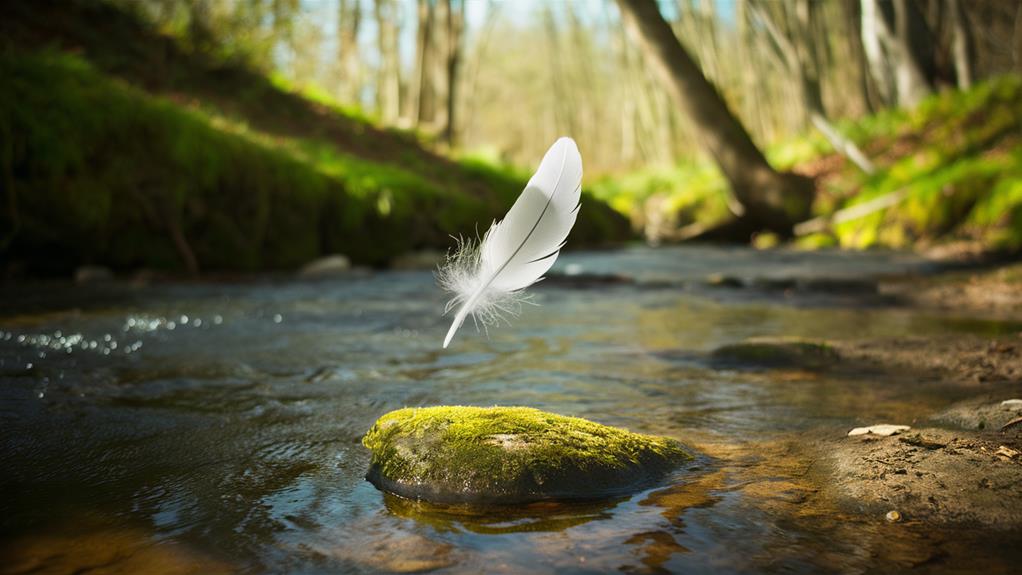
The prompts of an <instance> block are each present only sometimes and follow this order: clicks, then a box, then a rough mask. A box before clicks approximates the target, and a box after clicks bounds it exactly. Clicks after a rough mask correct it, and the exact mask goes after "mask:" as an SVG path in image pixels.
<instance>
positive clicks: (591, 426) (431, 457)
mask: <svg viewBox="0 0 1022 575" xmlns="http://www.w3.org/2000/svg"><path fill="white" fill-rule="evenodd" d="M362 444H363V445H365V446H366V447H367V448H369V449H370V450H371V451H372V452H373V456H372V463H371V465H370V469H369V473H368V475H367V479H369V480H370V481H371V482H372V483H373V484H374V485H376V486H377V487H378V488H380V489H382V490H384V491H388V492H391V493H395V494H397V495H401V496H403V497H409V498H415V499H425V500H428V501H433V502H439V503H460V502H470V503H521V502H526V501H538V500H544V499H589V498H600V497H609V496H614V495H621V494H623V493H627V492H630V491H634V490H636V489H639V488H641V487H643V486H646V485H649V484H650V483H652V482H654V481H656V480H657V479H660V478H662V477H663V476H664V475H665V474H666V473H668V472H670V471H671V470H672V469H674V468H675V467H676V466H677V465H678V464H679V463H680V462H682V461H684V460H686V459H689V458H690V456H689V455H688V454H687V453H686V452H685V451H684V450H683V449H682V448H681V446H680V445H679V444H678V443H677V442H675V441H674V440H671V439H668V438H665V437H656V436H651V435H642V434H638V433H632V432H630V431H626V430H624V429H618V428H614V427H608V426H605V425H600V424H598V423H594V422H592V421H587V420H585V419H580V418H576V417H565V416H562V415H556V414H552V413H546V412H543V411H539V410H537V409H532V408H527V407H489V408H483V407H462V406H441V407H426V408H406V409H399V410H397V411H392V412H390V413H388V414H386V415H384V416H383V417H381V418H380V419H379V420H377V421H376V423H375V424H374V425H373V427H372V428H371V429H370V430H369V432H368V433H366V435H365V437H364V438H363V439H362Z"/></svg>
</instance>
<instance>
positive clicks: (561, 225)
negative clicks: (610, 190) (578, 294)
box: [437, 138, 582, 348]
mask: <svg viewBox="0 0 1022 575" xmlns="http://www.w3.org/2000/svg"><path fill="white" fill-rule="evenodd" d="M581 193H582V156H581V155H579V153H578V147H577V146H576V145H575V141H574V140H572V139H571V138H560V139H559V140H557V141H556V142H554V145H553V146H550V149H549V150H547V153H546V155H545V156H543V161H542V162H541V163H540V164H539V169H537V170H536V173H535V174H534V175H533V176H532V178H531V179H530V180H529V183H528V184H527V185H526V186H525V190H524V191H523V192H522V194H521V195H520V196H518V200H517V201H516V202H515V204H514V205H513V206H511V210H510V211H508V213H507V215H506V216H504V219H503V220H500V221H494V222H493V224H492V225H491V226H490V229H489V231H487V232H486V234H485V235H484V236H483V239H482V241H480V242H479V243H474V242H472V241H471V240H467V241H462V240H459V241H458V248H457V250H456V251H455V253H454V254H453V255H450V256H448V258H447V261H446V262H445V263H444V264H443V266H441V268H440V270H439V272H438V274H437V279H438V281H439V283H440V285H441V287H443V288H444V289H446V290H447V291H450V292H452V293H453V294H454V297H452V298H451V300H450V301H449V302H447V308H446V309H445V310H444V313H445V314H446V313H448V312H450V311H451V310H452V309H454V308H458V312H457V313H456V314H455V316H454V322H453V323H452V324H451V328H450V330H448V332H447V337H446V338H444V347H445V348H446V347H447V345H448V344H450V343H451V339H452V338H453V337H454V334H455V333H456V332H457V331H458V328H460V327H461V325H462V324H463V323H464V322H465V318H467V317H468V316H469V315H471V316H472V317H473V319H474V320H475V321H477V322H478V323H481V324H483V326H484V327H485V326H489V325H493V324H495V323H496V322H498V321H500V320H501V319H502V318H504V317H505V316H506V315H516V314H517V313H518V310H519V309H520V307H521V302H522V301H524V300H527V299H528V296H527V295H526V294H524V293H523V291H522V290H524V289H525V288H527V287H529V286H530V285H532V284H534V283H536V282H537V281H539V280H540V279H542V277H543V274H545V273H546V272H547V270H549V269H550V266H552V265H554V262H555V261H557V255H558V254H559V253H560V250H561V247H563V246H564V242H565V241H566V240H567V238H568V232H570V231H571V228H572V226H574V225H575V218H576V216H578V208H579V205H580V204H579V200H580V198H581Z"/></svg>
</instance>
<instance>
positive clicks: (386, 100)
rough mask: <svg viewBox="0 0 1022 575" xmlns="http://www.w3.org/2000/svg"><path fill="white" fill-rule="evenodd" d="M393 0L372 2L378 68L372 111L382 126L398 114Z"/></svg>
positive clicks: (398, 68)
mask: <svg viewBox="0 0 1022 575" xmlns="http://www.w3.org/2000/svg"><path fill="white" fill-rule="evenodd" d="M399 12H400V11H399V10H398V7H397V5H396V4H395V3H394V0H376V1H375V2H374V3H373V15H374V17H375V20H376V29H377V33H376V44H377V49H378V50H379V52H380V66H379V68H378V69H377V75H376V110H377V112H378V113H379V114H380V119H382V120H383V123H384V124H387V125H393V124H396V123H397V122H398V119H399V117H400V115H401V62H400V58H399V55H398V22H397V18H398V14H399Z"/></svg>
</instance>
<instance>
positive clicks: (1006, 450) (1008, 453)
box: [994, 445, 1022, 459]
mask: <svg viewBox="0 0 1022 575" xmlns="http://www.w3.org/2000/svg"><path fill="white" fill-rule="evenodd" d="M994 455H997V456H999V457H1004V458H1007V459H1015V458H1016V457H1018V456H1019V455H1022V452H1020V451H1019V450H1017V449H1012V448H1010V447H1008V446H1007V445H1002V446H1000V447H998V448H997V451H995V452H994Z"/></svg>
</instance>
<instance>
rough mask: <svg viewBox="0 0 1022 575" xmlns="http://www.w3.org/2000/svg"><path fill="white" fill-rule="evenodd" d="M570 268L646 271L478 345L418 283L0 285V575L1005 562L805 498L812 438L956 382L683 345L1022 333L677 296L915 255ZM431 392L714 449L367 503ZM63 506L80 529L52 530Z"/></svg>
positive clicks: (653, 261) (372, 279) (888, 567)
mask: <svg viewBox="0 0 1022 575" xmlns="http://www.w3.org/2000/svg"><path fill="white" fill-rule="evenodd" d="M782 256H783V257H782ZM764 258H765V259H764ZM771 258H772V259H771ZM563 259H564V261H563V262H559V264H560V265H569V264H571V263H575V264H577V265H581V266H582V267H583V269H584V270H586V271H592V272H597V273H599V272H601V271H603V272H606V271H613V272H614V273H625V274H635V275H637V277H638V279H639V280H640V284H641V282H647V283H646V284H644V285H636V284H621V285H609V286H600V287H599V288H598V289H577V288H566V287H563V286H562V287H544V286H542V284H541V285H540V286H538V288H539V289H537V291H536V298H537V301H538V303H541V304H542V305H543V307H542V308H541V309H539V310H537V309H534V308H529V309H526V310H525V311H524V312H523V314H522V317H521V318H519V320H517V321H516V322H515V323H514V325H513V326H511V327H504V328H501V329H498V330H493V331H491V333H490V335H489V337H486V336H485V335H483V334H475V333H473V332H472V331H471V329H469V330H468V331H466V332H465V333H464V334H459V337H460V336H461V335H464V337H463V338H462V339H461V341H460V342H459V343H458V345H456V346H454V347H452V348H451V349H449V350H446V351H441V350H440V342H441V340H442V336H443V333H444V331H445V330H446V328H447V326H446V322H445V321H444V320H443V318H441V317H440V316H439V310H441V309H442V307H443V295H442V294H441V293H439V292H438V290H436V289H434V287H433V284H432V277H431V275H430V274H429V273H428V272H394V273H381V274H377V275H375V276H360V277H352V278H347V279H339V280H336V281H329V282H315V283H301V282H294V283H290V282H275V283H272V282H261V283H260V282H257V283H249V284H235V285H215V284H214V285H203V284H182V285H164V286H152V287H148V288H143V289H138V288H130V287H127V286H118V285H114V286H108V287H106V288H103V289H104V290H105V291H97V290H98V288H91V287H90V288H81V287H70V286H52V285H51V286H42V287H39V286H24V287H22V288H18V286H14V287H10V286H9V287H6V288H3V289H4V290H5V291H4V293H0V429H2V430H3V433H2V438H0V469H2V470H3V471H2V473H0V492H2V493H4V495H5V496H4V497H3V498H0V537H2V541H3V542H4V545H2V550H0V553H2V557H0V572H30V571H31V570H33V569H40V572H75V571H85V570H88V569H90V568H93V567H95V566H96V565H99V564H106V563H104V562H107V561H109V562H110V563H109V564H110V565H111V567H110V570H114V571H117V570H121V571H123V572H131V571H134V572H156V573H159V572H165V573H177V572H216V571H217V570H223V568H224V567H225V566H229V569H230V570H240V571H247V572H380V571H383V572H412V571H424V570H440V571H449V572H456V573H460V572H483V571H485V572H492V573H522V572H529V573H553V572H566V573H576V572H577V573H584V572H612V571H625V572H660V571H664V570H667V571H672V572H686V573H700V572H704V573H705V572H719V571H730V572H734V571H745V572H759V573H771V572H805V573H810V572H818V571H821V570H828V571H835V570H836V571H842V572H851V573H855V572H877V571H899V570H904V569H907V568H910V567H912V566H917V565H925V566H926V567H927V568H928V569H930V570H933V571H945V572H954V571H956V570H968V569H970V568H973V567H976V568H980V567H982V568H984V569H987V570H989V571H992V572H995V571H997V570H1007V569H1008V568H1009V567H1011V566H1013V565H1017V563H1016V562H1017V561H1018V560H1019V557H1018V555H1017V553H1018V552H1014V551H1012V549H1014V546H1012V545H1006V544H1005V542H1004V541H1003V539H1004V538H1005V537H1007V536H1003V537H1000V539H999V536H998V535H996V534H990V533H986V532H982V531H969V530H953V529H944V530H940V529H934V528H932V526H925V525H915V524H912V523H911V522H908V523H901V524H896V525H892V524H887V523H886V522H884V521H882V519H881V518H875V517H868V516H862V515H855V514H847V513H845V512H843V511H842V510H839V509H834V508H832V507H830V506H829V504H828V503H827V502H826V501H825V500H823V499H822V498H821V497H820V496H819V495H818V494H817V491H816V490H817V487H816V486H818V485H819V484H820V482H821V481H825V480H826V478H825V477H824V476H821V475H818V474H819V473H821V472H820V471H819V469H818V466H815V465H814V461H812V456H811V455H810V454H811V453H812V451H811V450H806V449H805V447H806V446H807V445H811V444H812V442H813V441H815V440H816V438H818V437H819V436H821V434H822V435H826V434H835V433H837V434H840V433H843V432H844V430H846V429H848V428H850V427H852V426H854V425H855V424H858V423H860V422H862V421H864V420H865V421H871V420H874V419H877V420H879V419H888V418H895V417H896V418H898V419H899V420H902V419H904V420H911V419H915V418H921V417H926V416H927V414H929V413H931V412H932V411H933V410H935V409H938V408H940V407H942V406H943V405H944V404H946V402H947V401H949V398H954V397H956V394H958V395H960V394H961V393H962V391H961V390H956V389H953V388H948V387H942V386H941V385H940V384H937V383H933V382H929V381H919V380H918V378H912V377H909V376H905V375H898V376H890V375H889V374H885V373H883V372H881V371H880V370H879V369H878V368H876V367H871V368H868V369H867V368H860V367H857V366H852V367H851V368H848V369H846V368H844V367H843V368H842V369H840V370H821V371H818V372H807V371H799V370H769V371H749V370H743V371H733V370H728V369H721V370H718V369H714V367H713V366H712V365H709V364H707V363H706V362H705V361H702V360H701V359H700V358H702V357H704V354H705V353H706V352H707V351H708V350H711V349H713V348H715V347H717V346H719V345H721V344H726V343H732V342H735V341H739V340H742V339H745V338H747V337H751V336H769V335H785V336H802V337H810V338H812V337H825V338H837V337H854V338H858V337H866V338H870V337H878V336H901V335H906V334H912V335H919V334H923V335H926V334H940V333H946V334H953V333H956V332H959V331H969V332H982V333H1000V332H1005V331H1011V330H1017V329H1018V327H1019V326H1017V325H1014V324H1008V323H1004V322H995V321H986V322H979V323H976V322H963V321H960V320H957V319H955V318H953V317H952V318H947V317H939V316H932V315H926V314H919V313H914V312H911V311H908V310H903V309H898V308H890V307H883V306H878V305H877V304H876V302H867V303H869V307H865V308H858V307H856V308H854V309H845V308H841V307H833V306H832V304H833V303H834V301H833V300H832V299H831V300H828V299H827V297H828V296H826V294H822V295H821V294H816V295H813V296H812V298H810V299H809V300H802V299H799V297H800V296H798V295H797V294H796V295H795V296H788V295H784V296H771V297H774V298H775V299H766V298H759V299H756V298H750V297H748V296H747V295H743V294H741V293H738V290H716V291H714V290H711V289H709V288H702V289H701V288H698V287H693V285H694V284H693V282H697V283H698V281H701V279H702V278H705V276H706V275H708V274H710V273H715V272H720V273H724V274H731V275H737V276H740V277H753V276H756V275H757V274H758V275H770V274H775V273H780V272H778V270H787V271H786V273H788V272H790V273H795V274H802V275H805V274H811V273H818V272H819V270H824V271H826V270H828V269H829V270H831V271H834V270H844V271H845V272H847V273H849V274H853V275H854V274H858V273H860V272H866V273H873V274H885V273H897V272H900V271H904V270H905V269H908V268H912V267H913V266H918V265H919V263H918V262H914V261H911V260H910V258H906V257H904V256H896V255H884V254H859V255H855V256H848V255H846V254H825V253H824V254H812V255H801V254H771V255H767V256H761V255H756V254H752V253H751V252H745V251H741V250H731V251H728V250H720V249H716V248H713V249H711V248H707V249H686V250H661V251H651V250H625V251H622V252H617V253H611V254H579V255H571V254H567V255H566V256H565V257H564V258H563ZM728 266H733V269H732V268H728ZM643 274H645V275H643ZM655 281H660V282H662V283H663V282H666V283H663V286H666V287H659V288H657V287H651V286H650V285H649V284H648V282H655ZM679 286H687V287H683V288H682V287H679ZM842 297H845V296H842ZM777 298H779V299H780V301H781V303H778V299H777ZM842 302H843V303H846V302H845V301H844V300H842ZM132 322H134V323H132ZM172 323H173V326H174V327H173V328H171V324H172ZM108 336H109V337H108ZM93 344H95V345H93ZM129 349H130V350H131V351H130V352H129V351H128V350H129ZM104 350H105V351H107V353H104ZM881 378H882V379H881ZM878 381H884V382H885V385H877V382H878ZM436 404H467V405H482V406H488V405H495V404H499V405H527V406H531V407H536V408H539V409H544V410H548V411H554V412H559V413H564V414H566V415H577V416H582V417H587V418H590V419H593V420H595V421H598V422H600V423H604V424H609V425H619V426H624V427H628V428H630V429H632V430H634V431H639V432H647V433H655V434H663V435H669V436H672V437H676V438H678V439H679V440H681V441H682V442H684V443H686V444H687V445H689V446H691V447H693V448H694V449H696V450H697V451H699V452H701V453H703V454H705V455H706V457H704V458H703V459H701V460H698V461H697V462H696V463H694V464H693V465H692V466H691V467H690V468H687V469H684V470H682V471H681V472H680V473H679V474H678V476H677V477H676V478H675V479H673V480H672V481H670V482H668V483H667V484H665V485H664V486H661V487H659V488H657V489H653V490H648V491H646V492H643V493H639V494H636V495H635V496H633V497H628V498H622V499H617V500H613V501H607V502H598V503H573V504H556V503H551V504H539V505H534V506H529V507H526V508H523V509H485V510H482V509H468V508H440V507H435V506H430V505H427V504H423V503H416V502H411V501H407V500H401V499H397V498H393V497H389V496H384V495H383V494H381V493H380V492H378V491H377V490H375V489H374V488H373V487H372V486H371V485H369V484H368V483H366V482H365V481H364V480H363V476H364V473H365V471H366V468H367V466H368V454H367V453H366V451H365V450H364V449H363V448H362V447H361V445H360V444H359V440H360V438H361V436H362V434H363V433H364V432H365V430H366V429H368V428H369V426H370V425H371V424H372V422H373V421H374V420H375V419H376V418H377V417H379V416H380V415H382V414H383V413H385V412H387V411H390V410H392V409H397V408H401V407H405V406H420V405H436ZM579 480H580V481H584V480H585V478H584V477H580V478H579ZM83 509H85V510H89V511H87V512H84V513H83V511H82V510H83ZM83 514H84V515H88V516H90V517H98V518H100V521H99V524H98V526H95V527H90V526H89V525H91V524H89V523H87V522H84V521H83V520H78V519H73V520H72V519H66V521H65V523H63V524H61V525H58V526H54V521H55V520H56V518H78V517H82V515H83ZM67 521H70V522H71V523H72V525H70V526H68V525H66V522H67ZM61 550H72V551H68V552H64V551H61ZM74 550H78V551H74ZM1012 553H1015V555H1013V554H1012ZM115 555H116V557H114V556H115ZM40 566H44V567H40ZM45 566H49V567H45Z"/></svg>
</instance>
